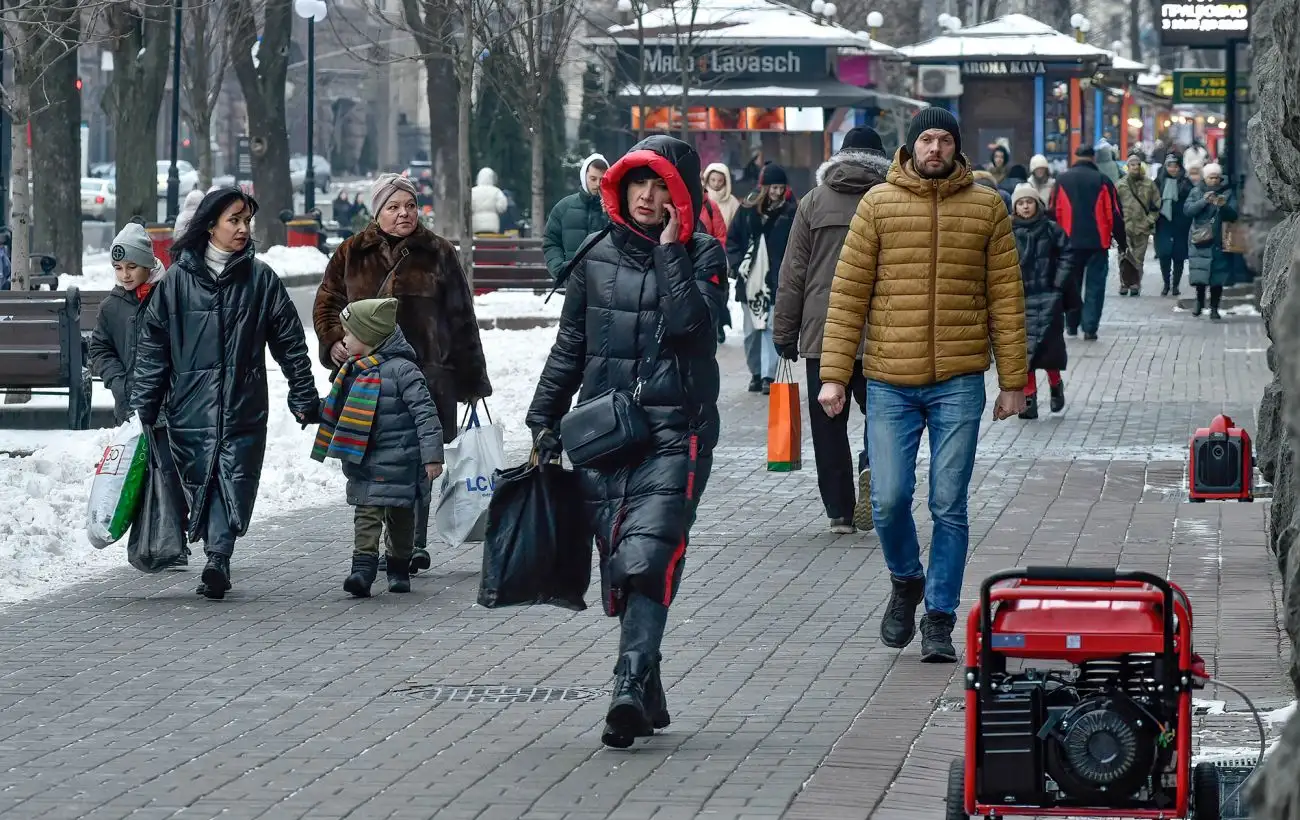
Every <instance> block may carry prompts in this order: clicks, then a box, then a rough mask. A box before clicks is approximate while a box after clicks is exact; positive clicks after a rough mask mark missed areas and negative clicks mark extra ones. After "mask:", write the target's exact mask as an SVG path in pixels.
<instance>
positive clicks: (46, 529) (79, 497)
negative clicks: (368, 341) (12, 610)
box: [0, 328, 555, 602]
mask: <svg viewBox="0 0 1300 820" xmlns="http://www.w3.org/2000/svg"><path fill="white" fill-rule="evenodd" d="M554 340H555V329H554V328H537V329H534V330H491V331H485V332H484V333H483V347H484V350H485V352H486V354H487V362H488V371H489V375H490V377H491V379H492V385H493V387H494V389H495V391H496V392H495V394H494V396H493V397H492V398H490V399H489V400H488V403H487V404H488V410H489V411H490V412H491V414H492V418H493V420H494V421H496V422H497V423H499V424H501V425H502V426H503V427H504V429H505V443H506V453H507V458H508V459H510V460H512V461H513V460H516V459H522V457H523V455H524V453H525V452H526V450H527V448H528V446H529V444H530V441H531V438H530V434H529V432H528V429H527V428H526V427H525V426H524V414H525V413H526V412H527V409H528V403H529V402H530V401H531V400H532V396H533V389H534V388H535V386H536V384H537V379H538V376H539V375H540V373H541V370H542V365H543V364H544V363H545V361H546V356H547V355H548V354H549V353H550V349H551V344H552V343H553V342H554ZM307 345H308V349H309V350H310V351H311V352H312V354H313V359H314V358H315V357H314V353H315V351H316V348H317V345H316V338H315V337H314V336H313V335H311V334H308V337H307ZM267 360H268V361H267V375H268V377H269V378H268V381H269V391H270V399H271V418H270V425H269V429H268V439H267V448H266V461H265V464H266V468H265V469H263V471H262V478H261V486H260V488H259V490H258V496H257V506H256V510H255V512H254V515H253V521H252V526H253V527H258V526H260V525H263V524H265V522H266V521H267V519H269V518H273V517H274V516H276V515H277V514H279V513H283V512H286V511H289V510H295V509H302V508H309V507H320V506H324V505H335V506H336V505H339V504H342V503H343V487H344V480H343V474H342V472H341V471H340V469H339V465H338V462H337V461H333V460H331V461H328V462H326V463H325V464H321V463H318V462H315V461H312V460H311V459H310V458H309V454H310V453H311V444H312V438H313V436H314V435H315V428H311V427H309V428H308V429H306V430H303V429H302V428H300V427H299V426H298V423H297V422H296V421H294V419H293V417H292V416H291V415H290V414H289V411H288V407H287V404H286V400H287V397H288V393H289V387H288V383H287V382H286V381H285V379H284V376H283V374H282V373H281V371H280V367H279V365H278V364H276V363H275V360H274V359H272V358H271V357H270V356H268V357H267ZM312 367H313V374H314V376H315V379H316V389H317V391H318V392H319V393H320V394H321V395H322V396H324V395H326V393H327V391H328V389H329V383H328V378H329V374H328V373H327V372H326V371H325V369H324V368H322V367H321V366H320V365H319V364H317V363H315V362H313V365H312ZM96 392H97V393H98V392H100V391H98V390H97V391H96ZM103 392H104V393H105V394H107V391H103ZM112 434H113V431H112V430H85V431H67V430H49V431H30V430H0V509H4V510H7V513H6V515H4V516H0V602H12V601H19V600H24V599H27V598H31V597H34V596H36V595H41V594H45V593H48V592H51V591H53V590H54V589H57V588H58V587H60V586H63V585H66V584H70V583H78V582H81V581H84V580H86V579H87V578H88V577H92V576H93V574H94V573H95V572H96V571H104V570H108V569H112V568H117V567H123V566H126V556H125V550H126V539H125V538H123V539H122V540H121V541H120V542H118V543H117V544H114V545H113V546H111V547H109V548H107V549H105V550H96V549H93V548H92V547H91V546H90V545H89V543H88V542H87V540H86V532H85V524H86V502H87V499H88V498H89V495H90V485H91V482H92V477H93V473H94V469H95V464H96V463H97V462H98V461H99V458H100V456H101V455H102V454H103V451H104V448H105V447H106V446H107V445H108V443H109V441H110V440H111V439H112ZM19 453H28V455H13V454H19ZM272 465H274V466H272ZM195 551H196V553H197V552H199V550H195Z"/></svg>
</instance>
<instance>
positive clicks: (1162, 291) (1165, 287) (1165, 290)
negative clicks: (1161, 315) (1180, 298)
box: [1160, 285, 1169, 296]
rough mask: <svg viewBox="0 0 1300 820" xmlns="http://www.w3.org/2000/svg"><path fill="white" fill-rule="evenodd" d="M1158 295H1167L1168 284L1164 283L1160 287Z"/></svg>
mask: <svg viewBox="0 0 1300 820" xmlns="http://www.w3.org/2000/svg"><path fill="white" fill-rule="evenodd" d="M1160 295H1161V296H1168V295H1169V285H1165V286H1164V287H1163V288H1161V289H1160Z"/></svg>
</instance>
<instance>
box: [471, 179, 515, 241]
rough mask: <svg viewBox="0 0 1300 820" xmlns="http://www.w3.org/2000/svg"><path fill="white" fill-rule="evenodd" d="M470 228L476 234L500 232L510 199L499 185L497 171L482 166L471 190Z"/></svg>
mask: <svg viewBox="0 0 1300 820" xmlns="http://www.w3.org/2000/svg"><path fill="white" fill-rule="evenodd" d="M469 201H470V228H471V230H473V231H474V233H475V234H484V233H485V234H500V233H501V214H503V213H505V212H506V208H509V207H510V201H509V200H507V199H506V195H505V194H504V193H503V192H502V191H501V189H500V188H498V187H497V172H496V171H493V170H492V169H491V168H480V169H479V172H478V177H477V178H476V180H475V183H474V187H473V188H471V189H470V191H469Z"/></svg>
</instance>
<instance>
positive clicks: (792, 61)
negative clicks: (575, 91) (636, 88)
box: [619, 43, 828, 83]
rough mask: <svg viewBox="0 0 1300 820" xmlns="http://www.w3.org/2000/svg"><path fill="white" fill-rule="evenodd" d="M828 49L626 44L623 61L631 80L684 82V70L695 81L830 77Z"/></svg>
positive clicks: (621, 58) (767, 80)
mask: <svg viewBox="0 0 1300 820" xmlns="http://www.w3.org/2000/svg"><path fill="white" fill-rule="evenodd" d="M826 55H827V49H825V48H807V47H794V48H786V47H776V46H743V45H737V46H730V45H729V46H704V45H696V46H693V47H692V48H690V49H678V48H675V47H674V46H667V45H666V46H659V45H650V44H649V43H647V44H646V45H645V47H644V48H642V47H641V46H624V47H623V48H622V49H620V51H619V63H620V65H621V66H622V69H623V71H624V72H625V75H626V76H627V77H628V79H629V80H631V81H633V82H635V81H636V78H637V77H638V75H642V72H644V74H643V76H644V77H645V78H646V80H647V81H648V82H670V83H680V82H681V79H682V72H683V71H684V70H686V71H689V72H690V76H691V81H692V82H713V81H724V82H725V81H728V80H762V81H765V82H780V81H781V80H796V79H798V80H811V79H823V78H825V77H826V76H828V66H827V57H826Z"/></svg>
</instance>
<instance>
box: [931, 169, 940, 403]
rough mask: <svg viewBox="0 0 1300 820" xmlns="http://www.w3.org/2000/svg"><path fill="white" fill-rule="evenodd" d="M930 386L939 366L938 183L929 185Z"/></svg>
mask: <svg viewBox="0 0 1300 820" xmlns="http://www.w3.org/2000/svg"><path fill="white" fill-rule="evenodd" d="M930 203H931V206H930V207H931V213H930V384H934V383H936V382H938V381H939V366H938V364H937V363H936V361H935V357H936V355H937V354H936V351H935V348H936V347H938V345H939V332H938V329H937V328H936V327H935V323H936V322H937V321H938V308H937V307H936V306H935V300H936V299H938V296H939V183H938V182H931V183H930Z"/></svg>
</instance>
